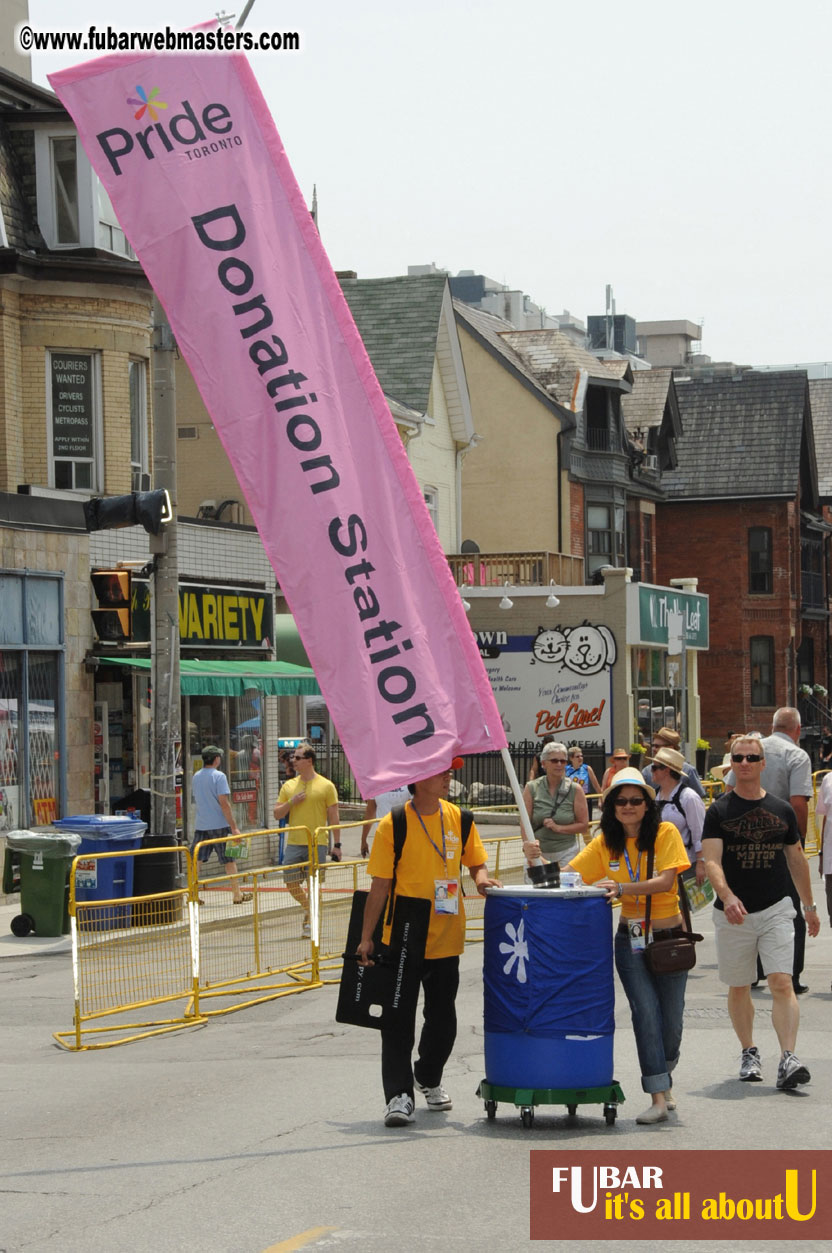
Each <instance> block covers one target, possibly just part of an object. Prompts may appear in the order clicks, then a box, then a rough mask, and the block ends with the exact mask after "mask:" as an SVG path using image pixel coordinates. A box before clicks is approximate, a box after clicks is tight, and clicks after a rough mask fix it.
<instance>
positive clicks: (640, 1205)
mask: <svg viewBox="0 0 832 1253" xmlns="http://www.w3.org/2000/svg"><path fill="white" fill-rule="evenodd" d="M830 1171H832V1151H830V1150H825V1149H819V1150H805V1149H797V1150H793V1149H783V1150H779V1149H778V1150H770V1149H761V1150H749V1149H743V1150H741V1151H732V1150H725V1149H709V1150H706V1151H704V1152H703V1151H696V1150H685V1149H679V1150H673V1149H671V1150H669V1151H666V1152H663V1153H661V1154H660V1155H659V1154H657V1153H655V1152H653V1153H638V1152H630V1153H621V1152H618V1153H616V1152H609V1151H606V1152H605V1151H601V1152H597V1151H596V1152H585V1151H581V1150H578V1151H577V1152H575V1153H572V1154H570V1155H569V1156H568V1157H566V1155H565V1154H564V1153H562V1152H556V1151H551V1150H542V1151H541V1150H538V1151H534V1152H532V1153H531V1154H530V1185H531V1186H530V1220H531V1221H530V1235H531V1238H532V1239H533V1240H554V1239H557V1240H593V1241H595V1242H601V1241H604V1240H640V1241H649V1240H661V1241H669V1240H670V1241H672V1240H708V1241H713V1240H742V1241H747V1240H753V1241H755V1242H757V1243H759V1242H761V1241H766V1240H772V1241H783V1240H793V1241H796V1240H805V1241H806V1242H807V1243H809V1244H810V1246H811V1247H813V1248H817V1247H819V1242H821V1241H828V1240H829V1239H830V1237H832V1195H830V1188H829V1178H830Z"/></svg>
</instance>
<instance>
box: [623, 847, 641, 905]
mask: <svg viewBox="0 0 832 1253" xmlns="http://www.w3.org/2000/svg"><path fill="white" fill-rule="evenodd" d="M624 860H625V861H626V863H627V873H628V874H629V876H630V882H631V883H638V881H639V878H640V877H641V853H639V855H638V860H637V861H636V872H635V874H633V867H632V866H631V865H630V855H629V853H628V852H627V849H626V848H625V849H624ZM636 901H638V896H636Z"/></svg>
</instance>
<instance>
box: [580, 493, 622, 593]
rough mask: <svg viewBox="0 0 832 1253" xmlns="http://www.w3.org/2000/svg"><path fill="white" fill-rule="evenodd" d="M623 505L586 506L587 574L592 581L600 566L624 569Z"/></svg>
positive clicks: (599, 504)
mask: <svg viewBox="0 0 832 1253" xmlns="http://www.w3.org/2000/svg"><path fill="white" fill-rule="evenodd" d="M624 523H625V515H624V506H623V505H613V504H601V503H597V504H588V505H587V507H586V572H587V577H588V578H591V577H592V576H593V575H594V574H595V573H596V571H598V570H600V569H601V567H602V566H623V565H624V561H625V554H626V541H625V534H624Z"/></svg>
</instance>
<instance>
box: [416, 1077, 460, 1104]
mask: <svg viewBox="0 0 832 1253" xmlns="http://www.w3.org/2000/svg"><path fill="white" fill-rule="evenodd" d="M415 1086H416V1088H417V1090H418V1091H419V1092H421V1093H422V1096H423V1097H424V1098H425V1100H426V1101H427V1103H428V1109H453V1107H454V1103H453V1101H452V1100H451V1098H450V1097H449V1096H448V1093H447V1092H446V1091H445V1089H444V1088H443V1087H442V1084H441V1083H437V1085H436V1087H435V1088H426V1087H425V1085H424V1084H423V1083H417V1084H416V1085H415Z"/></svg>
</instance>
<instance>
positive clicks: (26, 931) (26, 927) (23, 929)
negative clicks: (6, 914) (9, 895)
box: [10, 914, 35, 939]
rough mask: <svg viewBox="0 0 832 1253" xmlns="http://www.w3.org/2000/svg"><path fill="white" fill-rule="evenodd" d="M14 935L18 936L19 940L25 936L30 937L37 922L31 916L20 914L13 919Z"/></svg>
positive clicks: (11, 924)
mask: <svg viewBox="0 0 832 1253" xmlns="http://www.w3.org/2000/svg"><path fill="white" fill-rule="evenodd" d="M10 926H11V929H12V935H16V936H17V937H18V938H19V939H23V936H24V935H30V934H31V932H32V931H34V929H35V920H34V918H33V917H32V915H31V914H18V915H17V917H15V918H12V920H11V923H10Z"/></svg>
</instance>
